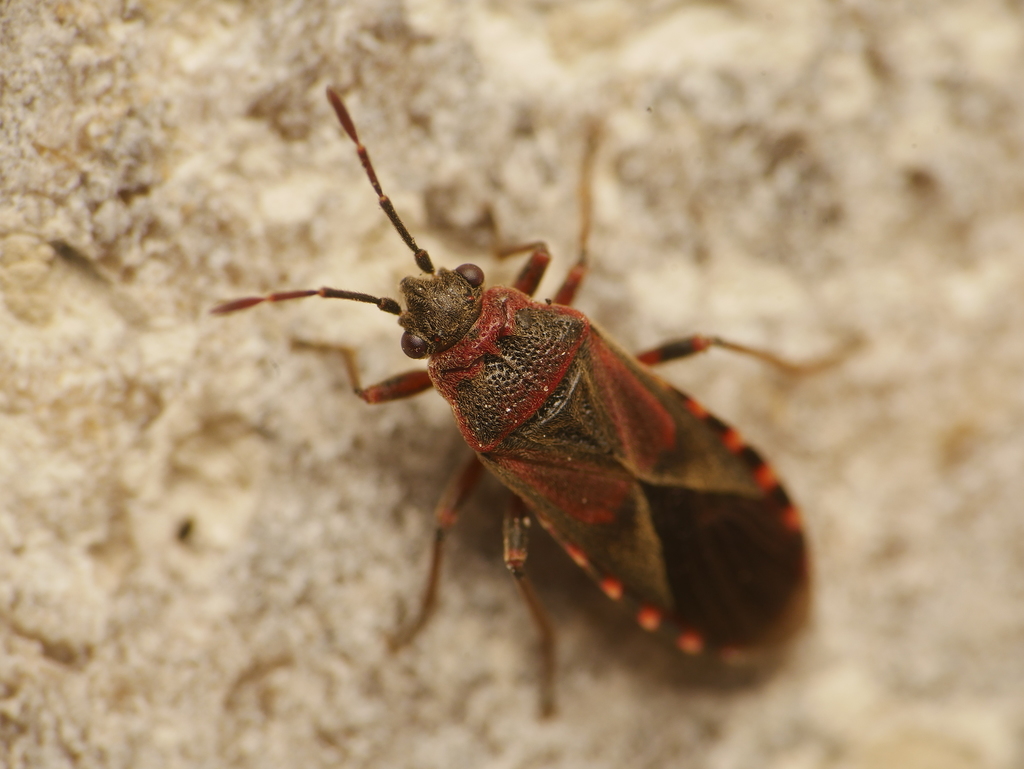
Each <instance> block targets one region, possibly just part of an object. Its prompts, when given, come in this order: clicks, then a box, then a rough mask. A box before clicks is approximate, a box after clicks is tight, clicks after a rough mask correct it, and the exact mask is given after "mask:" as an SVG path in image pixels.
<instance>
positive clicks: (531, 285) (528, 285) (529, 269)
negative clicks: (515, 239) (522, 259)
mask: <svg viewBox="0 0 1024 769" xmlns="http://www.w3.org/2000/svg"><path fill="white" fill-rule="evenodd" d="M527 251H530V252H532V253H531V254H530V260H529V261H528V262H527V263H526V264H524V265H523V269H522V270H520V271H519V275H517V276H516V280H515V282H514V283H513V284H512V287H513V288H515V289H518V290H519V291H522V292H523V293H524V294H526V295H527V296H533V292H534V291H536V290H537V286H539V285H540V281H541V278H543V277H544V273H545V271H547V268H548V264H549V263H550V262H551V254H550V253H549V252H548V246H547V243H545V242H544V241H542V240H537V241H534V242H533V243H524V244H522V245H519V246H508V247H506V248H501V249H499V250H498V251H497V252H495V254H494V255H495V256H496V257H497V258H498V259H507V258H508V257H510V256H516V255H517V254H523V253H526V252H527Z"/></svg>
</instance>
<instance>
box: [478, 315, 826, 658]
mask: <svg viewBox="0 0 1024 769" xmlns="http://www.w3.org/2000/svg"><path fill="white" fill-rule="evenodd" d="M481 459H482V460H483V461H484V463H485V465H487V466H488V467H489V468H490V469H491V471H492V472H494V473H495V474H496V475H497V476H498V477H499V478H500V479H501V480H502V481H503V482H504V483H505V484H506V485H508V486H509V487H510V488H511V489H512V490H513V491H514V492H516V493H517V494H518V495H519V496H520V497H521V498H522V499H523V500H524V501H525V502H526V503H527V504H528V505H529V507H530V508H531V509H532V510H533V511H534V513H535V514H536V515H537V517H538V518H539V519H540V521H541V522H542V523H543V524H544V525H545V526H546V527H547V528H548V529H549V530H550V531H551V532H552V534H553V535H554V536H555V538H556V539H558V540H559V542H560V543H561V544H562V545H563V547H565V549H566V550H567V551H568V552H569V554H570V555H571V556H572V557H573V558H574V560H576V561H577V563H579V564H580V565H581V566H583V567H584V568H586V569H587V570H588V571H590V572H591V574H592V575H593V576H594V577H595V578H596V579H597V580H598V581H599V582H600V583H601V585H602V587H604V589H605V592H607V593H609V595H612V596H613V597H618V596H619V595H621V594H624V595H626V596H627V597H629V598H632V599H633V600H635V601H636V602H637V603H638V604H639V605H640V606H641V609H640V615H639V619H640V621H641V624H643V625H644V626H645V627H648V628H651V629H653V628H655V627H658V626H662V625H664V626H665V627H666V628H668V629H670V630H671V631H673V632H675V633H676V634H677V639H678V640H679V642H680V645H681V646H684V648H687V649H688V650H691V651H696V650H699V649H704V648H713V649H742V648H745V647H750V646H752V645H757V644H762V643H767V642H771V641H774V640H777V639H780V638H782V637H784V636H786V635H788V633H789V632H790V631H791V630H792V629H794V628H795V627H796V626H797V625H798V624H799V622H800V620H801V619H802V616H803V613H804V611H805V606H806V597H807V592H808V591H807V588H808V574H807V554H806V546H805V542H804V537H803V533H802V530H801V528H800V526H799V519H798V517H797V515H796V512H795V510H794V508H793V506H792V505H791V504H790V501H789V499H788V497H787V496H786V493H785V491H784V490H783V489H782V488H781V486H779V485H778V483H777V481H775V479H774V475H773V474H772V473H771V471H770V469H768V467H767V465H765V464H764V462H763V461H762V460H761V458H760V457H759V456H758V455H757V454H756V453H755V452H754V451H753V449H751V448H749V447H748V446H746V445H745V444H744V443H743V442H742V440H740V439H739V437H738V435H737V434H736V433H735V431H734V430H732V429H731V428H729V427H728V426H726V425H725V424H724V423H722V422H720V421H719V420H718V419H716V418H715V417H713V416H711V415H709V414H707V413H706V412H705V411H704V410H703V409H702V408H701V407H700V406H699V405H697V404H696V403H695V402H694V401H692V400H691V399H690V398H688V397H687V396H685V395H683V394H682V393H680V392H679V391H678V390H676V389H674V388H673V387H671V386H670V385H668V384H666V383H665V382H663V381H662V380H660V379H659V378H657V377H655V376H654V375H653V374H651V373H650V372H649V371H647V370H646V369H645V368H644V367H642V366H641V365H640V364H638V363H637V362H636V361H635V359H633V358H632V357H631V356H629V355H627V354H626V353H624V352H623V351H621V350H619V349H618V348H617V347H616V346H615V345H614V344H613V343H611V342H609V341H608V339H607V337H606V336H605V335H604V334H603V333H602V332H601V331H600V330H599V329H597V328H595V327H593V326H591V328H590V333H589V335H588V339H587V343H586V344H585V345H584V346H582V347H581V348H580V352H579V354H578V355H577V357H576V360H575V361H574V363H573V365H572V367H570V369H569V370H568V372H567V373H566V375H565V377H564V378H563V379H562V381H561V383H560V384H559V386H558V388H557V389H556V390H555V392H554V394H553V395H552V397H551V398H550V399H549V401H548V402H547V403H546V404H545V405H544V407H543V408H541V409H540V410H539V411H538V413H537V414H536V415H535V416H534V418H533V419H532V420H530V422H527V423H526V424H524V425H523V426H522V427H521V428H520V429H519V430H517V431H516V434H514V435H513V436H510V439H509V440H507V441H505V442H504V443H503V445H502V446H500V447H497V450H496V451H494V452H491V453H488V454H483V455H481Z"/></svg>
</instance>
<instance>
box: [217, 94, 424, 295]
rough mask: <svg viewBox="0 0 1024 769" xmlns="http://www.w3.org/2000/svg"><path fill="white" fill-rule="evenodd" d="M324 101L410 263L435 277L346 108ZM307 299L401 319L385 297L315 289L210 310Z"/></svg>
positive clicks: (334, 99) (334, 98) (337, 100)
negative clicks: (358, 305) (364, 306)
mask: <svg viewBox="0 0 1024 769" xmlns="http://www.w3.org/2000/svg"><path fill="white" fill-rule="evenodd" d="M327 100H328V101H329V102H330V103H331V107H333V108H334V112H335V114H336V115H337V116H338V121H339V122H340V123H341V127H342V128H344V129H345V133H347V134H348V136H349V138H350V139H351V140H352V141H353V142H354V143H355V145H356V152H357V153H358V154H359V162H361V163H362V164H363V170H364V171H366V177H367V178H368V179H369V180H370V184H371V185H373V189H374V191H375V192H376V193H377V199H378V201H379V202H380V207H381V208H382V209H384V213H385V214H387V215H388V219H390V220H391V224H392V225H393V226H394V228H395V229H396V230H397V231H398V234H399V235H400V236H401V238H402V240H403V241H404V242H405V245H407V246H408V247H409V250H410V251H412V254H413V259H415V260H416V266H417V267H419V268H420V269H421V270H422V271H423V272H428V273H430V274H431V275H432V274H433V273H434V264H433V262H431V261H430V254H428V253H427V251H426V249H423V248H420V247H419V246H418V245H416V241H415V240H414V239H413V237H412V235H411V234H409V230H408V229H406V227H405V224H404V223H403V222H402V218H401V217H400V216H399V215H398V212H397V211H396V210H395V206H394V205H393V204H392V203H391V198H389V197H388V196H387V195H385V194H384V191H383V190H382V189H381V186H380V182H379V181H378V180H377V172H376V171H374V169H373V163H372V162H370V153H368V152H367V151H366V147H364V146H363V143H362V142H361V141H359V134H357V133H356V126H355V123H353V122H352V118H351V116H350V115H349V114H348V110H347V109H345V104H344V103H343V102H342V101H341V96H339V95H338V92H337V91H335V90H334V89H333V88H328V89H327ZM309 296H320V297H323V298H325V299H351V300H352V301H354V302H366V303H368V304H375V305H377V309H378V310H381V311H382V312H388V313H391V314H392V315H400V314H401V312H402V308H401V306H400V305H399V304H398V302H397V301H395V300H394V299H390V298H388V297H386V296H385V297H379V296H371V295H370V294H361V293H359V292H357V291H344V290H342V289H338V288H326V287H324V288H314V289H304V290H301V291H279V292H276V293H273V294H266V295H265V296H247V297H244V298H242V299H234V300H232V301H230V302H225V303H224V304H219V305H217V306H216V307H214V308H213V309H212V310H210V313H211V314H213V315H225V314H227V313H229V312H237V311H238V310H246V309H248V308H250V307H254V306H255V305H257V304H262V303H264V302H285V301H288V300H289V299H305V298H306V297H309Z"/></svg>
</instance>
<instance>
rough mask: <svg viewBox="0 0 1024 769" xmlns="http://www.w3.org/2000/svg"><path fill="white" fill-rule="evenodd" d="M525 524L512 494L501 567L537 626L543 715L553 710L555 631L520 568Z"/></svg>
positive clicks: (524, 515) (525, 514) (523, 513)
mask: <svg viewBox="0 0 1024 769" xmlns="http://www.w3.org/2000/svg"><path fill="white" fill-rule="evenodd" d="M529 527H530V516H529V513H528V512H527V511H526V506H525V505H524V504H523V501H522V500H521V499H519V497H513V499H512V504H511V505H509V509H508V510H507V511H506V513H505V521H504V526H503V532H504V546H505V566H507V567H508V570H509V571H510V572H511V573H512V576H513V577H514V578H515V580H516V587H518V588H519V592H520V594H521V595H522V596H523V600H525V601H526V606H527V607H528V608H529V610H530V616H531V618H532V619H533V624H534V625H536V626H537V632H538V633H539V634H540V653H541V690H540V712H541V716H543V717H547V716H550V715H552V714H553V713H554V712H555V631H554V627H553V626H552V625H551V619H550V618H549V617H548V613H547V612H546V611H545V610H544V606H543V604H541V602H540V599H539V598H538V597H537V593H536V592H535V591H534V589H533V583H531V582H530V580H529V578H528V577H527V576H526V572H525V571H524V569H523V566H524V565H525V563H526V550H527V540H528V532H529Z"/></svg>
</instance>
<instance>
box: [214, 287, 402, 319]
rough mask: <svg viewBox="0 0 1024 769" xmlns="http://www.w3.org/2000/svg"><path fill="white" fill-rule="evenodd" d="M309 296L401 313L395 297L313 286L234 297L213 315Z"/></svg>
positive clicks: (215, 310)
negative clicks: (359, 303)
mask: <svg viewBox="0 0 1024 769" xmlns="http://www.w3.org/2000/svg"><path fill="white" fill-rule="evenodd" d="M307 296H322V297H323V298H324V299H351V300H352V301H354V302H366V303H367V304H375V305H377V309H378V310H381V311H382V312H389V313H391V314H392V315H401V313H402V307H401V305H399V304H398V302H396V301H395V300H394V299H391V298H389V297H386V296H371V295H370V294H360V293H359V292H358V291H344V290H342V289H340V288H327V287H324V288H311V289H304V290H302V291H279V292H277V293H275V294H266V295H265V296H247V297H243V298H242V299H233V300H231V301H230V302H225V303H224V304H218V305H217V306H216V307H214V308H213V309H212V310H210V314H211V315H226V314H227V313H229V312H237V311H238V310H247V309H249V308H250V307H254V306H256V305H257V304H263V303H264V302H286V301H288V300H289V299H305V298H306V297H307Z"/></svg>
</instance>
